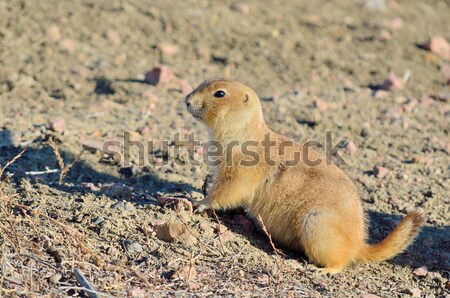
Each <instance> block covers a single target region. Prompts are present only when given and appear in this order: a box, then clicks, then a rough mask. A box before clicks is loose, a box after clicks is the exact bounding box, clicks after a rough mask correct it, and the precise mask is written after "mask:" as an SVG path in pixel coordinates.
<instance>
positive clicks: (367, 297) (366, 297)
mask: <svg viewBox="0 0 450 298" xmlns="http://www.w3.org/2000/svg"><path fill="white" fill-rule="evenodd" d="M362 298H381V297H380V296H378V295H375V294H366V295H363V296H362Z"/></svg>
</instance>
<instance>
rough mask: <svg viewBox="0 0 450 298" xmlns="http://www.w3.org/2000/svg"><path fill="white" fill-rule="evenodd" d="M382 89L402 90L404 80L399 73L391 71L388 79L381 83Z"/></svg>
mask: <svg viewBox="0 0 450 298" xmlns="http://www.w3.org/2000/svg"><path fill="white" fill-rule="evenodd" d="M380 89H381V90H386V91H388V90H392V89H397V90H402V89H403V81H402V79H400V78H399V77H397V75H396V74H395V73H393V72H391V73H389V75H388V77H387V78H386V80H384V82H383V84H381V86H380Z"/></svg>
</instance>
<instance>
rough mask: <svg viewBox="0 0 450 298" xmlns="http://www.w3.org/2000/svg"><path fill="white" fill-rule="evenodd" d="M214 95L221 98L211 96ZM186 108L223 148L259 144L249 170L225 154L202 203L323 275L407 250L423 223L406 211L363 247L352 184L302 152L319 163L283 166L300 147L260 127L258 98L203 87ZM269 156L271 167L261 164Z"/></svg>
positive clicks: (246, 91) (236, 151) (224, 85)
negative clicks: (243, 214) (245, 222)
mask: <svg viewBox="0 0 450 298" xmlns="http://www.w3.org/2000/svg"><path fill="white" fill-rule="evenodd" d="M217 90H223V91H225V92H226V96H225V97H224V98H216V97H214V93H215V92H216V91H217ZM186 104H187V106H188V110H189V111H190V113H191V114H192V115H194V117H195V118H197V119H199V120H200V121H202V122H203V123H205V124H206V125H207V126H208V127H209V129H210V130H211V132H212V134H213V137H214V138H215V140H217V141H219V142H220V143H221V144H222V146H223V147H224V148H225V146H226V144H228V143H230V142H232V141H239V142H244V141H250V140H251V141H256V142H258V144H259V145H258V146H256V147H250V148H251V149H252V150H253V151H256V152H257V153H258V154H259V156H260V160H259V162H258V163H257V165H256V166H251V167H244V166H242V165H241V164H240V162H241V161H243V160H249V158H248V157H245V156H244V155H243V152H242V148H240V147H239V146H236V147H234V148H233V150H231V151H230V150H228V152H227V150H224V152H223V153H224V155H223V160H222V161H221V163H220V164H219V165H218V166H217V167H216V168H215V175H214V182H213V185H212V188H211V192H210V194H209V195H208V197H207V198H206V199H205V201H204V202H203V203H205V204H206V205H207V206H208V207H210V208H213V209H229V208H235V207H239V206H241V207H244V208H247V210H248V212H249V213H250V214H251V215H252V216H253V217H257V216H258V215H260V216H261V218H262V220H263V222H264V225H265V226H266V228H267V230H268V231H269V233H270V234H271V235H272V237H273V238H274V239H276V240H277V241H279V242H281V243H283V244H284V245H286V246H287V247H290V248H294V249H297V250H303V251H304V252H305V253H306V254H307V256H308V257H309V258H310V260H311V261H313V262H314V263H316V264H317V265H319V266H323V267H325V268H324V269H323V272H324V273H337V272H340V271H341V270H342V269H343V268H344V267H345V266H347V265H349V264H350V263H352V262H355V261H382V260H385V259H388V258H391V257H393V256H395V255H396V254H398V253H400V252H401V251H403V250H404V249H406V247H407V246H408V245H409V244H410V243H411V242H412V241H413V239H414V237H415V236H416V235H417V233H418V231H419V229H420V226H421V225H422V224H423V221H424V220H423V217H422V214H421V213H420V212H417V211H415V212H412V213H410V214H408V215H407V216H406V217H405V218H404V219H403V220H402V222H401V223H400V224H399V225H398V226H397V227H396V228H395V229H394V231H393V232H392V233H391V234H390V235H389V236H387V238H386V239H384V240H383V241H382V242H380V243H379V244H376V245H369V244H367V243H366V238H367V231H366V224H365V215H364V211H363V208H362V204H361V200H360V198H359V196H358V193H357V191H356V188H355V186H354V184H353V182H352V181H351V180H350V179H349V178H348V177H347V175H346V174H345V173H344V172H343V171H342V170H340V169H339V168H338V167H336V166H335V165H332V164H325V158H324V157H323V156H322V155H321V154H319V153H318V152H316V151H314V150H310V151H309V160H314V159H316V158H319V159H321V161H322V162H320V164H318V165H316V166H308V165H306V164H305V163H304V162H303V161H304V159H303V158H302V159H301V162H299V163H298V164H297V165H295V166H288V165H287V161H289V160H292V158H293V157H294V155H295V154H296V152H302V151H301V149H302V147H303V146H304V143H296V142H294V141H292V140H290V139H288V138H286V137H284V136H282V135H279V134H277V133H275V132H274V131H272V130H271V129H270V128H269V127H268V126H267V125H266V123H265V121H264V118H263V115H262V110H261V105H260V102H259V98H258V96H257V95H256V93H255V92H254V91H253V90H252V89H250V88H249V87H247V86H245V85H243V84H242V83H239V82H237V81H234V80H209V81H205V82H204V83H202V84H201V85H200V86H199V87H197V88H196V89H195V90H194V91H193V92H192V93H191V94H189V95H188V96H187V97H186ZM267 133H269V134H270V135H271V139H272V140H274V141H275V142H276V146H273V147H270V150H266V149H264V148H265V147H264V146H262V145H261V141H263V140H264V136H265V135H266V134H267ZM286 142H288V143H290V144H292V146H286V147H284V148H285V149H284V152H283V150H282V147H283V146H282V145H281V144H283V143H285V144H286ZM269 154H270V156H271V158H272V160H273V161H274V163H273V164H268V163H267V162H266V161H265V157H267V156H268V155H269ZM250 160H251V158H250ZM227 165H229V166H227Z"/></svg>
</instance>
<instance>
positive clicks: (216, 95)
mask: <svg viewBox="0 0 450 298" xmlns="http://www.w3.org/2000/svg"><path fill="white" fill-rule="evenodd" d="M225 95H227V94H226V93H225V91H223V90H217V91H216V93H214V97H217V98H224V97H225Z"/></svg>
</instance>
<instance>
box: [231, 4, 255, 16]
mask: <svg viewBox="0 0 450 298" xmlns="http://www.w3.org/2000/svg"><path fill="white" fill-rule="evenodd" d="M231 9H232V10H234V11H237V12H240V13H242V14H249V13H250V6H249V5H248V4H245V3H237V4H234V5H232V6H231Z"/></svg>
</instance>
